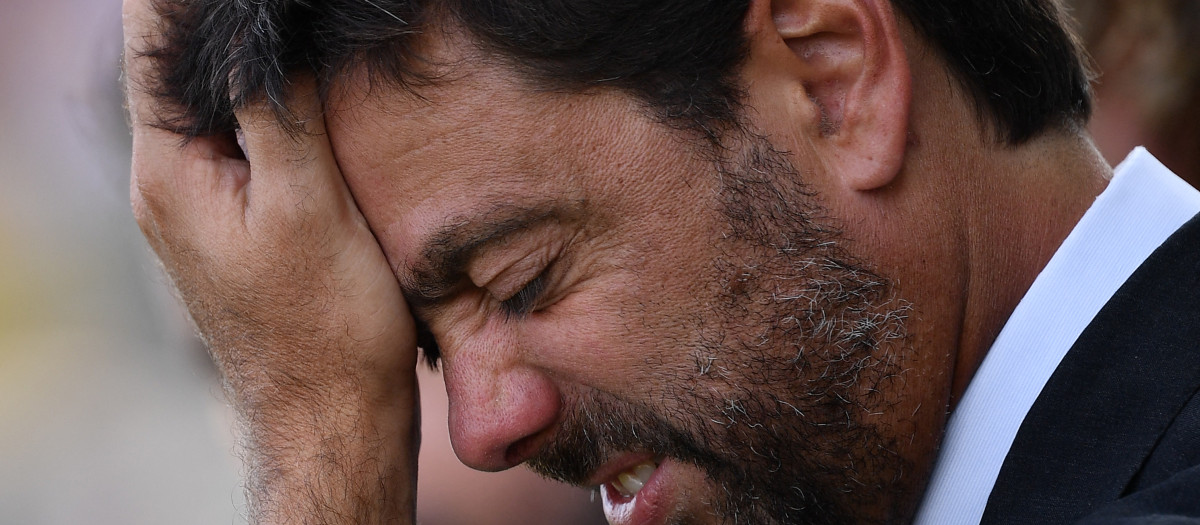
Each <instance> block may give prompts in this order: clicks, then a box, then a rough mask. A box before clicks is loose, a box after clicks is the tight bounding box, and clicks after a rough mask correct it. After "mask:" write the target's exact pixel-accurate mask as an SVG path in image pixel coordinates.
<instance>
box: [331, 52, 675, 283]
mask: <svg viewBox="0 0 1200 525" xmlns="http://www.w3.org/2000/svg"><path fill="white" fill-rule="evenodd" d="M440 45H441V46H442V47H440V48H437V49H436V50H435V52H433V53H430V55H432V59H433V60H434V61H436V62H437V63H439V64H441V66H440V67H438V68H437V69H438V71H437V72H436V75H435V76H436V77H437V80H436V81H435V82H434V83H432V84H431V85H426V86H420V87H417V88H415V89H413V90H411V91H410V90H406V89H403V88H400V87H397V86H395V85H392V84H389V83H386V82H371V81H370V80H369V79H368V78H367V77H366V75H365V74H363V73H362V72H358V74H356V75H352V76H350V77H348V78H347V79H346V81H345V82H344V83H342V84H341V85H339V86H337V87H336V89H334V90H332V94H331V96H330V98H329V101H328V105H327V108H328V109H327V122H328V131H329V137H330V140H331V142H332V144H333V147H334V153H335V156H336V157H337V160H338V164H339V166H340V168H341V169H342V172H343V176H344V177H345V179H346V182H347V184H348V186H349V187H350V189H351V191H352V193H353V194H354V197H355V200H356V202H357V204H358V206H359V208H360V209H361V210H362V212H363V214H364V216H365V218H366V219H367V221H368V223H369V224H370V225H371V227H372V229H373V230H374V231H375V233H376V235H377V236H379V237H380V241H381V243H382V244H383V245H384V249H385V251H386V252H387V254H388V257H389V259H390V260H391V262H392V264H393V265H401V264H403V263H406V262H410V261H409V260H408V259H409V258H410V257H411V256H412V255H414V254H415V253H416V249H415V247H418V246H421V245H422V244H423V243H425V242H428V241H429V237H430V236H431V235H432V234H433V232H435V231H437V230H439V229H444V228H445V227H446V226H447V225H448V224H451V223H453V222H454V221H459V220H462V221H466V220H469V219H470V218H472V217H481V216H484V215H486V214H487V213H488V212H489V211H494V210H495V209H496V208H497V207H498V206H509V207H518V208H521V207H535V206H544V205H545V204H546V203H547V202H551V201H558V202H563V201H574V202H583V201H597V200H603V199H605V198H610V197H612V196H615V195H622V197H623V200H624V201H625V204H632V203H634V202H635V201H637V200H638V199H643V200H645V201H646V202H643V204H644V205H646V206H651V207H654V206H658V207H662V206H663V203H662V202H657V203H655V202H652V201H651V200H650V199H652V198H653V197H652V195H653V194H655V193H661V192H656V191H650V190H662V189H664V188H663V187H664V186H670V185H675V184H679V183H680V180H679V177H678V176H677V175H678V174H679V170H680V168H681V165H680V160H681V159H680V156H681V155H682V156H684V157H687V156H692V157H694V156H695V155H694V149H693V148H691V147H690V146H685V145H684V144H683V142H682V141H680V140H679V139H678V137H676V136H675V135H674V134H673V133H670V132H668V131H667V129H666V127H665V126H663V125H661V124H658V123H655V122H654V121H653V120H652V119H650V118H648V116H647V113H646V111H644V108H643V107H642V106H641V104H640V103H639V102H637V101H635V100H634V99H633V98H632V97H629V96H626V95H623V94H620V93H616V92H614V91H612V90H601V91H597V92H592V93H563V92H552V91H545V90H539V89H537V88H536V87H534V86H533V85H531V84H530V83H528V82H525V81H523V80H522V79H521V77H519V76H518V75H516V74H514V73H513V72H512V71H510V70H509V69H508V68H507V67H505V66H501V65H498V64H496V63H494V62H489V61H486V60H483V59H482V58H479V57H472V56H469V55H468V54H467V53H460V52H457V51H458V49H459V48H461V47H462V46H458V47H455V46H452V45H449V44H445V43H444V42H443V43H442V44H440ZM593 204H595V205H597V206H602V205H604V204H603V203H600V202H593Z"/></svg>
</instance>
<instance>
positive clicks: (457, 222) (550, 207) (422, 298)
mask: <svg viewBox="0 0 1200 525" xmlns="http://www.w3.org/2000/svg"><path fill="white" fill-rule="evenodd" d="M583 207H584V203H583V201H581V200H577V201H569V202H568V203H562V202H553V201H546V202H541V203H537V204H534V205H531V206H520V205H516V204H508V203H503V204H493V205H492V206H491V207H489V208H487V209H486V210H485V211H480V212H476V213H465V214H461V215H457V216H455V217H453V218H451V219H448V220H447V221H446V223H445V225H444V226H442V227H441V228H439V229H438V230H437V231H435V232H433V233H432V234H430V235H429V236H428V237H426V241H425V242H424V243H422V245H421V249H420V253H421V255H420V256H419V257H418V259H417V260H416V261H415V262H412V263H402V264H403V268H397V269H396V271H395V273H396V275H398V276H400V285H401V289H402V290H403V292H404V296H405V299H406V300H407V301H408V302H409V304H410V305H411V306H413V307H414V308H417V309H421V308H429V307H435V306H437V305H438V304H439V303H441V302H444V300H445V299H446V298H447V296H449V295H450V294H452V293H453V292H454V289H455V288H456V287H457V286H459V285H460V284H461V282H462V280H463V278H464V277H465V274H466V268H467V264H469V263H470V262H471V260H472V259H474V258H475V257H476V256H478V254H479V252H480V251H482V250H484V249H486V248H488V247H490V246H495V245H498V244H500V243H502V242H503V241H505V240H506V239H508V238H509V237H511V236H512V235H513V234H516V233H518V232H521V231H524V230H528V229H529V228H531V227H533V226H536V225H538V224H543V223H547V222H564V221H572V220H575V219H576V218H578V217H579V216H580V214H581V212H582V209H583Z"/></svg>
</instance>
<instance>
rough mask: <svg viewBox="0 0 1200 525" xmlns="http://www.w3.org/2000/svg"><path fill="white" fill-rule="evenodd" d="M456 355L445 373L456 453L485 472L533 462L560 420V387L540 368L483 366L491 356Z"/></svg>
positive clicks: (517, 365) (452, 441) (461, 458)
mask: <svg viewBox="0 0 1200 525" xmlns="http://www.w3.org/2000/svg"><path fill="white" fill-rule="evenodd" d="M456 354H457V355H456V356H455V359H454V360H453V363H451V361H450V360H447V362H446V369H445V379H446V393H447V395H448V397H449V401H450V406H449V426H450V441H451V444H452V445H453V447H454V453H455V454H457V455H458V458H459V459H460V460H461V461H462V462H463V463H464V464H466V465H467V466H469V467H472V468H475V469H478V470H486V471H497V470H504V469H507V468H511V467H514V466H516V465H518V464H520V463H521V462H523V461H525V460H527V459H529V458H530V457H532V456H533V455H534V454H535V453H537V451H538V450H539V449H540V448H541V447H542V445H544V444H545V442H546V440H547V439H549V438H550V437H551V436H550V434H551V431H552V429H553V426H554V424H555V423H556V421H557V419H558V414H559V410H560V409H561V406H562V400H561V396H560V395H559V391H558V388H557V386H555V384H554V383H553V382H552V381H551V380H550V379H549V378H548V377H547V376H546V375H545V373H544V372H543V371H541V370H538V369H535V368H530V367H527V366H524V365H520V364H514V365H510V366H484V365H485V364H486V363H484V361H486V360H487V358H486V357H483V356H478V357H476V356H472V355H471V354H469V353H466V352H460V353H456ZM464 354H465V355H464Z"/></svg>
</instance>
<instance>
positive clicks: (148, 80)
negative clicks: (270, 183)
mask: <svg viewBox="0 0 1200 525" xmlns="http://www.w3.org/2000/svg"><path fill="white" fill-rule="evenodd" d="M156 5H157V1H156V0H125V1H124V3H123V6H122V22H123V28H124V32H125V47H124V64H123V66H124V76H125V96H126V107H127V108H128V111H129V120H130V125H131V127H132V130H133V166H132V172H131V177H130V199H131V203H132V204H133V207H134V215H135V217H136V218H137V219H138V224H139V226H141V228H142V230H143V232H144V233H145V234H146V236H147V238H148V239H149V240H150V242H151V246H152V247H154V249H155V251H156V252H159V253H160V254H162V253H163V248H164V243H166V242H168V241H171V240H172V239H176V240H177V239H180V238H186V237H187V235H188V234H190V233H192V232H193V231H195V230H196V229H197V228H201V227H202V226H204V225H206V224H207V225H212V224H213V223H214V222H217V223H218V226H217V228H215V229H216V230H217V231H216V232H214V234H217V233H226V232H224V231H221V230H222V228H220V225H219V223H220V222H221V220H222V218H228V219H231V220H232V219H237V220H240V219H241V218H242V217H243V215H244V214H243V211H244V198H243V197H244V195H242V190H243V188H244V186H245V182H246V181H247V180H248V179H249V165H248V164H246V163H245V162H244V161H240V159H239V158H238V157H240V155H239V154H237V153H236V145H232V143H231V138H229V137H221V136H216V137H199V138H195V139H192V140H190V141H184V137H182V136H180V135H178V134H176V133H173V132H171V131H169V130H167V129H164V128H163V127H162V126H160V124H161V121H162V119H163V118H164V117H165V116H168V115H172V114H173V112H174V111H176V109H175V106H176V105H175V104H173V103H172V101H169V100H163V98H162V97H161V96H160V95H159V94H158V93H159V89H158V84H157V77H156V74H155V69H156V67H157V64H156V60H157V59H155V58H152V57H150V56H148V53H150V52H152V51H154V50H156V49H159V48H161V46H162V45H163V44H164V43H165V42H164V41H163V35H162V26H163V24H162V20H161V17H160V15H159V13H158V9H157V7H156ZM164 236H168V237H171V239H166V238H165V237H164Z"/></svg>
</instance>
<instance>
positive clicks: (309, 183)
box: [237, 75, 348, 206]
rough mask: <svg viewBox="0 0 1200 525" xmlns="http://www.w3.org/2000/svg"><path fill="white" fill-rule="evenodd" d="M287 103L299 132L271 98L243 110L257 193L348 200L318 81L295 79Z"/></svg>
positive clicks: (241, 123) (242, 123) (240, 119)
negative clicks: (286, 121) (288, 124)
mask: <svg viewBox="0 0 1200 525" xmlns="http://www.w3.org/2000/svg"><path fill="white" fill-rule="evenodd" d="M260 98H264V99H265V97H260ZM284 104H285V105H286V107H287V109H288V115H287V117H286V118H290V119H293V120H294V122H293V123H294V124H296V127H295V129H292V130H289V129H288V128H287V127H285V125H284V123H281V122H280V121H279V117H278V115H277V113H276V112H275V111H274V109H273V108H272V107H271V105H270V103H269V102H267V101H265V100H262V101H254V102H251V103H249V104H247V105H246V106H245V107H243V108H241V109H239V110H238V111H237V119H238V125H239V126H241V129H242V133H243V136H244V141H245V147H246V153H247V156H248V157H249V158H250V166H251V177H252V180H251V185H252V193H253V194H254V195H257V196H264V195H272V196H275V195H278V194H279V193H280V192H283V191H289V192H293V193H294V192H296V191H301V192H303V193H304V195H305V197H306V198H308V197H311V198H316V199H319V200H321V201H322V202H328V199H337V200H339V201H341V200H344V199H345V196H346V194H347V193H348V192H346V190H345V183H344V182H343V181H342V176H341V172H340V171H339V170H338V166H337V162H336V161H335V160H334V157H333V149H332V147H331V146H330V144H329V138H328V136H327V135H326V133H325V119H324V116H323V112H322V105H321V99H320V96H319V95H318V94H317V88H316V83H315V82H314V81H313V79H312V78H311V77H310V76H303V75H297V76H296V77H294V78H293V83H292V85H291V89H290V90H289V92H288V98H287V100H285V101H284ZM266 198H273V197H266ZM251 206H253V203H252V204H251Z"/></svg>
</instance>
